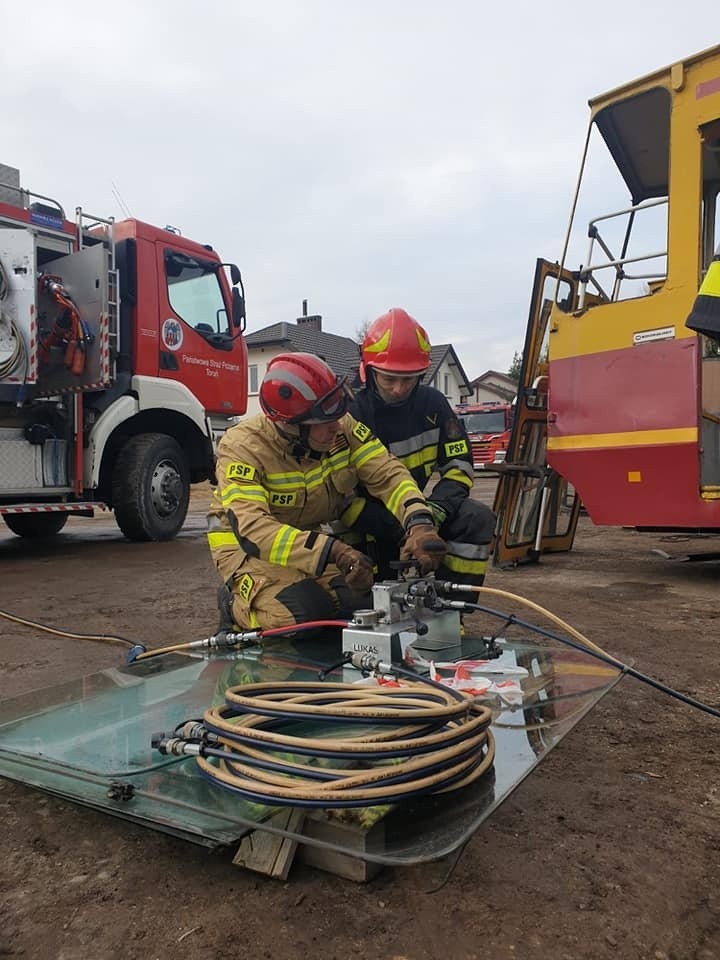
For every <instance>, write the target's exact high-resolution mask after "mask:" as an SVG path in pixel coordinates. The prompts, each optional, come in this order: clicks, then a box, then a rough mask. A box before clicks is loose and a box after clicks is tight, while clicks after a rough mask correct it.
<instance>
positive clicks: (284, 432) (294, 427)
mask: <svg viewBox="0 0 720 960" xmlns="http://www.w3.org/2000/svg"><path fill="white" fill-rule="evenodd" d="M275 429H276V430H277V432H278V433H279V434H280V436H281V437H282V438H283V440H287V441H288V443H290V444H291V447H290V456H292V457H295V459H296V460H302V459H310V460H319V459H320V458H321V457H322V453H321V452H320V451H318V450H313V449H312V447H311V446H310V427H309V425H308V424H307V423H283V424H280V423H276V424H275Z"/></svg>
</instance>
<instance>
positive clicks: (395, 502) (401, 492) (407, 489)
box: [386, 480, 419, 519]
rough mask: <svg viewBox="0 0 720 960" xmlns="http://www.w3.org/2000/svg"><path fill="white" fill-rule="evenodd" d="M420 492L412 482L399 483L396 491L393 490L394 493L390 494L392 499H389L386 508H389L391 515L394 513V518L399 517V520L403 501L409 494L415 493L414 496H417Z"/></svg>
mask: <svg viewBox="0 0 720 960" xmlns="http://www.w3.org/2000/svg"><path fill="white" fill-rule="evenodd" d="M418 492H419V491H418V488H417V486H416V485H415V484H414V483H413V482H412V480H403V481H402V482H401V483H399V484H398V485H397V486H396V487H395V489H394V490H393V492H392V493H391V494H390V497H389V498H388V502H387V504H386V506H387V508H388V510H389V511H390V513H392V514H393V516H395V517H398V519H399V518H400V504H401V502H402V500H403V499H404V498H405V497H406V496H408V495H409V494H411V493H414V494H416V495H417V493H418Z"/></svg>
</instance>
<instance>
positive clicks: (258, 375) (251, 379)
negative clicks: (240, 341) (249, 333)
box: [245, 343, 287, 417]
mask: <svg viewBox="0 0 720 960" xmlns="http://www.w3.org/2000/svg"><path fill="white" fill-rule="evenodd" d="M286 352H287V347H286V346H284V345H283V344H280V343H279V344H270V345H268V346H267V347H249V348H248V403H247V413H246V414H245V416H246V417H251V416H252V415H253V414H255V413H260V403H259V401H258V387H259V386H260V384H261V383H262V378H263V377H264V376H265V371H266V370H267V365H268V364H269V363H270V361H271V360H272V358H273V357H277V355H278V354H280V353H286ZM253 367H254V368H255V373H253ZM253 387H255V389H254V390H253Z"/></svg>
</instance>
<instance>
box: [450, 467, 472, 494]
mask: <svg viewBox="0 0 720 960" xmlns="http://www.w3.org/2000/svg"><path fill="white" fill-rule="evenodd" d="M442 478H443V480H454V481H455V482H456V483H462V484H463V485H464V486H466V487H467V488H468V490H469V489H471V488H472V485H473V482H472V480H471V479H470V477H469V476H468V475H467V474H466V473H465V472H464V471H462V470H455V469H453V470H448V471H447V473H444V474H443V475H442Z"/></svg>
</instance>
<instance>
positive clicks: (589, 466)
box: [496, 47, 720, 561]
mask: <svg viewBox="0 0 720 960" xmlns="http://www.w3.org/2000/svg"><path fill="white" fill-rule="evenodd" d="M719 196H720V47H713V48H712V49H709V50H707V51H705V52H703V53H700V54H698V55H696V56H692V57H688V58H687V59H685V60H683V61H680V62H678V63H675V64H672V65H670V66H668V67H666V68H664V69H661V70H658V71H657V72H655V73H653V74H651V75H649V76H646V77H643V78H641V79H639V80H637V81H635V82H633V83H629V84H627V85H625V86H622V87H620V88H617V89H615V90H612V91H610V92H609V93H607V94H604V95H603V96H600V97H597V98H595V99H593V100H591V101H590V125H589V129H588V134H587V138H586V142H585V150H584V153H583V158H582V165H581V173H580V177H579V180H578V187H577V192H576V195H575V198H574V201H573V205H572V215H571V221H570V225H569V227H568V231H567V235H566V239H565V244H564V248H563V250H562V253H561V255H560V258H559V261H558V262H554V263H553V262H551V261H543V260H541V261H538V266H537V270H536V275H535V284H534V290H533V297H532V302H531V307H530V317H529V322H528V329H527V334H526V341H525V349H524V355H523V369H522V375H521V383H520V391H519V395H518V404H517V406H518V410H517V417H516V423H515V428H514V430H513V434H512V437H511V441H510V446H509V450H508V455H507V462H508V464H509V465H513V467H514V472H512V471H510V472H507V473H506V474H505V476H503V478H502V480H501V483H500V487H499V490H498V498H497V500H496V509H499V510H501V512H502V523H501V528H502V529H501V532H500V535H499V537H498V543H497V554H496V559H498V558H499V559H500V560H501V561H502V560H506V561H507V560H517V559H519V558H522V557H523V556H533V555H535V556H537V554H538V553H540V552H541V551H543V550H546V549H563V548H567V547H568V545H569V544H571V542H572V531H573V529H574V527H573V523H572V517H573V516H576V507H577V505H576V506H575V508H573V509H575V513H573V510H572V509H571V508H570V507H569V506H568V503H569V502H570V498H571V494H572V491H576V493H577V497H579V498H580V499H581V500H582V503H583V504H584V506H585V508H586V509H587V512H588V513H589V515H590V517H591V519H592V520H593V522H594V523H596V524H608V525H622V526H630V527H635V528H637V529H641V530H642V529H644V530H668V531H672V530H711V531H712V530H718V529H720V347H719V346H718V343H717V342H713V341H712V340H709V339H707V338H706V337H704V336H702V335H699V334H698V333H696V332H695V331H694V330H692V329H690V328H689V327H688V326H687V325H686V320H687V318H688V315H689V313H690V312H691V309H692V307H693V302H694V299H695V296H696V294H697V292H698V287H699V285H700V282H701V280H702V277H703V275H704V274H705V272H706V271H707V269H708V266H709V264H710V262H711V261H712V259H713V253H714V251H715V250H716V249H717V248H718V244H719V243H720V218H718V197H719ZM576 499H577V498H576Z"/></svg>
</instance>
